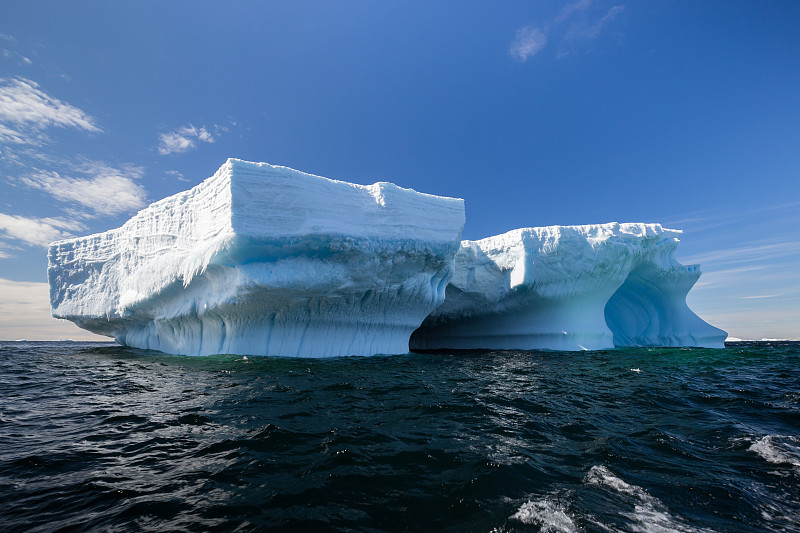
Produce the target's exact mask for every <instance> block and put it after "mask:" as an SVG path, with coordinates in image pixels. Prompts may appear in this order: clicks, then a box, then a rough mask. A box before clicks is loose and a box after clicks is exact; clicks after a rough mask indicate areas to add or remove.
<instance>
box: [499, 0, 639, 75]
mask: <svg viewBox="0 0 800 533" xmlns="http://www.w3.org/2000/svg"><path fill="white" fill-rule="evenodd" d="M599 9H600V8H599V6H597V5H596V4H595V2H594V1H593V0H577V1H575V2H572V3H569V4H567V5H565V6H564V7H563V8H562V9H561V11H559V13H558V15H556V17H555V18H553V19H552V20H551V21H549V22H546V23H544V24H541V25H539V27H533V26H525V27H524V28H520V29H518V30H517V33H516V35H515V37H514V40H513V41H512V43H511V47H510V48H509V51H508V52H509V54H510V55H511V56H512V57H514V58H515V59H519V60H521V61H526V60H527V59H528V58H530V57H532V56H534V55H536V54H537V53H539V52H540V51H541V50H542V49H543V48H544V47H545V45H546V44H547V43H548V41H551V40H552V41H555V42H557V43H558V47H557V52H556V57H557V58H560V57H564V56H567V55H570V54H573V53H575V52H577V51H580V48H582V47H584V48H585V47H586V46H587V44H588V43H590V42H591V41H593V40H595V39H597V37H599V36H600V34H601V33H602V32H603V30H604V29H606V27H607V26H608V25H609V23H610V22H611V21H612V20H613V19H614V18H616V17H617V16H618V15H619V14H620V13H621V12H622V11H623V10H624V9H625V7H624V6H623V5H616V6H613V7H611V8H610V9H608V10H607V11H605V13H604V14H603V15H602V16H599V13H598V10H599Z"/></svg>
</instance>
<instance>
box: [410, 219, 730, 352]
mask: <svg viewBox="0 0 800 533" xmlns="http://www.w3.org/2000/svg"><path fill="white" fill-rule="evenodd" d="M680 234H681V232H680V231H678V230H673V229H666V228H664V227H663V226H661V225H660V224H655V223H623V224H621V223H618V222H611V223H607V224H594V225H584V226H547V227H541V228H520V229H516V230H512V231H509V232H507V233H504V234H501V235H496V236H494V237H488V238H486V239H481V240H478V241H463V242H462V243H461V247H460V248H459V251H458V253H457V254H456V257H455V273H454V275H453V278H452V279H451V281H450V283H449V285H448V286H447V291H446V294H447V297H446V299H445V302H444V304H443V305H442V306H441V307H439V308H438V309H436V310H435V311H434V312H433V313H432V314H431V315H430V316H429V317H428V318H427V319H426V320H425V322H424V323H423V325H422V327H420V329H419V330H417V331H416V332H415V334H414V336H413V337H412V347H413V348H417V349H446V348H450V349H481V348H484V349H523V350H531V349H546V350H569V351H578V350H587V349H588V350H600V349H608V348H613V347H615V346H632V345H648V346H707V347H722V346H723V345H724V344H723V343H724V338H725V334H724V332H722V331H721V330H718V329H717V328H714V327H712V326H710V325H708V324H707V323H705V322H703V321H702V320H701V319H700V318H699V317H697V315H695V314H694V313H693V312H692V311H691V310H689V308H688V306H687V305H686V294H687V293H688V292H689V290H690V289H691V287H692V286H693V285H694V283H695V282H696V281H697V278H698V277H699V276H700V270H699V269H698V268H696V267H695V266H690V267H685V266H683V265H681V264H680V263H679V262H678V261H677V260H676V259H675V257H674V251H675V249H676V248H677V246H678V243H679V239H678V236H679V235H680Z"/></svg>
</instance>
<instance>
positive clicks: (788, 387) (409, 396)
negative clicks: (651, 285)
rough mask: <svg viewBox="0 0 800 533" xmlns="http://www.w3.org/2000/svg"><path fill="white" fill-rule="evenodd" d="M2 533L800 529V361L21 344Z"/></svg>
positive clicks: (8, 431)
mask: <svg viewBox="0 0 800 533" xmlns="http://www.w3.org/2000/svg"><path fill="white" fill-rule="evenodd" d="M0 402H2V403H0V530H2V531H6V532H8V531H26V532H27V531H158V532H168V531H267V530H286V531H374V532H377V531H481V532H489V531H559V532H560V531H654V532H669V531H679V532H685V531H742V532H745V531H746V532H751V531H800V347H798V345H796V344H780V343H774V344H771V345H770V344H766V345H754V346H748V345H739V346H731V347H728V348H726V349H724V350H705V349H647V348H641V349H625V350H615V351H600V352H583V353H557V352H516V351H501V352H496V351H484V352H469V353H466V352H465V353H434V354H409V355H404V356H395V357H371V358H340V359H329V360H300V359H279V358H249V359H244V358H242V357H236V356H227V355H220V356H211V357H178V356H169V355H164V354H160V353H156V352H147V351H141V350H135V349H130V348H123V347H119V346H116V345H111V344H91V343H10V342H9V343H0Z"/></svg>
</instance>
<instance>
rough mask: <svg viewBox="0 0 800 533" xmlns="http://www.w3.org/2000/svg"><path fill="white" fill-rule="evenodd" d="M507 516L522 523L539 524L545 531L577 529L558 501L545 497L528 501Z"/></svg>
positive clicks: (565, 532)
mask: <svg viewBox="0 0 800 533" xmlns="http://www.w3.org/2000/svg"><path fill="white" fill-rule="evenodd" d="M509 518H511V519H513V520H519V521H520V522H522V523H523V524H528V525H536V526H540V527H541V529H540V531H543V532H546V533H574V532H576V531H578V529H577V528H576V527H575V523H574V522H573V521H572V518H570V517H569V515H568V514H567V513H566V512H565V511H564V509H563V507H562V506H561V505H559V504H558V503H556V502H554V501H552V500H549V499H547V498H545V499H543V500H537V501H528V502H527V503H524V504H522V506H521V507H520V508H519V510H518V511H517V512H516V513H514V514H513V515H511V516H510V517H509Z"/></svg>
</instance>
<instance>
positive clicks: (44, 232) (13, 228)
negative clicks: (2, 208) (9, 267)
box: [0, 213, 85, 257]
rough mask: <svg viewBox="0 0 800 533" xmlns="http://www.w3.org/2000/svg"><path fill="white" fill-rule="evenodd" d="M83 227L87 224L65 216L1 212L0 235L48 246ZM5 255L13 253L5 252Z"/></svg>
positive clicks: (71, 235) (26, 242)
mask: <svg viewBox="0 0 800 533" xmlns="http://www.w3.org/2000/svg"><path fill="white" fill-rule="evenodd" d="M83 229H85V226H84V225H83V224H81V223H80V222H77V221H74V220H68V219H65V218H50V217H48V218H29V217H23V216H17V215H6V214H4V213H0V237H3V238H6V239H13V240H16V241H21V242H22V243H24V244H27V245H31V246H47V245H49V244H50V243H51V242H53V241H58V240H61V239H68V238H70V237H73V236H74V235H73V234H72V233H71V232H72V231H81V230H83ZM0 253H2V251H1V250H0ZM5 256H6V257H10V256H11V255H10V254H8V253H5Z"/></svg>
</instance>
